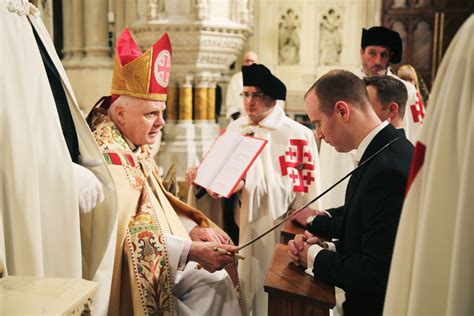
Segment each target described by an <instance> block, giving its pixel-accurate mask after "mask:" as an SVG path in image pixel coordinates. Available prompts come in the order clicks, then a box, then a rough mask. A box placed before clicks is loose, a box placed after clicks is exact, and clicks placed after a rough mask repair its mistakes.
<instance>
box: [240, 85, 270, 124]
mask: <svg viewBox="0 0 474 316" xmlns="http://www.w3.org/2000/svg"><path fill="white" fill-rule="evenodd" d="M242 95H243V98H244V106H245V113H247V115H248V117H249V119H250V121H251V122H252V123H254V124H258V123H259V122H260V121H261V120H263V119H264V118H265V117H266V116H267V115H268V114H270V113H271V112H272V110H273V108H274V107H275V104H276V103H275V102H276V101H275V100H273V99H272V98H271V97H270V96H268V95H266V94H265V93H264V92H262V90H260V88H259V87H244V90H243V93H242Z"/></svg>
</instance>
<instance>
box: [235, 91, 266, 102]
mask: <svg viewBox="0 0 474 316" xmlns="http://www.w3.org/2000/svg"><path fill="white" fill-rule="evenodd" d="M240 96H241V97H242V99H247V100H248V99H250V98H252V99H254V100H255V101H262V100H263V98H264V97H265V96H266V94H265V93H263V92H255V93H252V92H242V93H240Z"/></svg>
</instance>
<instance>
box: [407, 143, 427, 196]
mask: <svg viewBox="0 0 474 316" xmlns="http://www.w3.org/2000/svg"><path fill="white" fill-rule="evenodd" d="M425 152H426V145H424V144H423V143H421V142H419V141H418V142H416V145H415V150H414V152H413V159H412V161H411V166H410V174H409V176H408V181H407V188H406V191H405V195H407V193H408V190H409V189H410V187H411V185H412V183H413V181H414V180H415V177H416V175H417V174H418V171H420V169H421V167H422V166H423V163H424V162H425Z"/></svg>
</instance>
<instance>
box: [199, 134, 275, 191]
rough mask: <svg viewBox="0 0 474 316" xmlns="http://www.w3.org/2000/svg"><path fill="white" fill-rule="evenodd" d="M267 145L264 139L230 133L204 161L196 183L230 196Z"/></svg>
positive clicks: (219, 138)
mask: <svg viewBox="0 0 474 316" xmlns="http://www.w3.org/2000/svg"><path fill="white" fill-rule="evenodd" d="M266 143H267V141H266V140H264V139H260V138H255V137H251V136H242V135H240V134H238V133H236V132H231V131H226V132H225V133H223V134H222V135H220V136H219V137H218V138H217V139H216V141H215V142H214V144H213V145H212V147H211V148H210V149H209V151H208V152H207V154H206V156H205V157H204V159H203V160H202V161H201V164H200V165H199V167H198V170H197V175H196V178H195V179H194V183H195V184H197V185H200V186H201V187H203V188H206V189H210V190H212V191H214V192H216V193H218V194H220V195H222V196H225V197H226V198H228V197H230V196H231V195H232V193H233V192H234V190H235V188H236V187H237V185H238V184H239V182H240V180H241V179H242V178H243V177H244V176H245V173H246V172H247V170H248V169H249V168H250V166H251V165H252V163H253V162H254V161H255V159H256V158H257V157H258V155H259V154H260V152H261V151H262V150H263V147H265V145H266Z"/></svg>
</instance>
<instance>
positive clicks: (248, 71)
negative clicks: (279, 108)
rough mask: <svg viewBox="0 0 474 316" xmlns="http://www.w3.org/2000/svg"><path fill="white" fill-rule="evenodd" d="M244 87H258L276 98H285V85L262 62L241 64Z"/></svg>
mask: <svg viewBox="0 0 474 316" xmlns="http://www.w3.org/2000/svg"><path fill="white" fill-rule="evenodd" d="M242 76H243V78H244V86H245V87H259V88H260V89H261V90H262V91H263V92H264V93H265V94H267V95H269V96H271V97H272V98H274V99H276V100H286V86H285V84H284V83H283V82H281V80H280V79H278V78H277V77H275V76H274V75H272V73H271V72H270V69H268V68H267V67H265V66H264V65H262V64H252V65H250V66H242Z"/></svg>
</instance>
